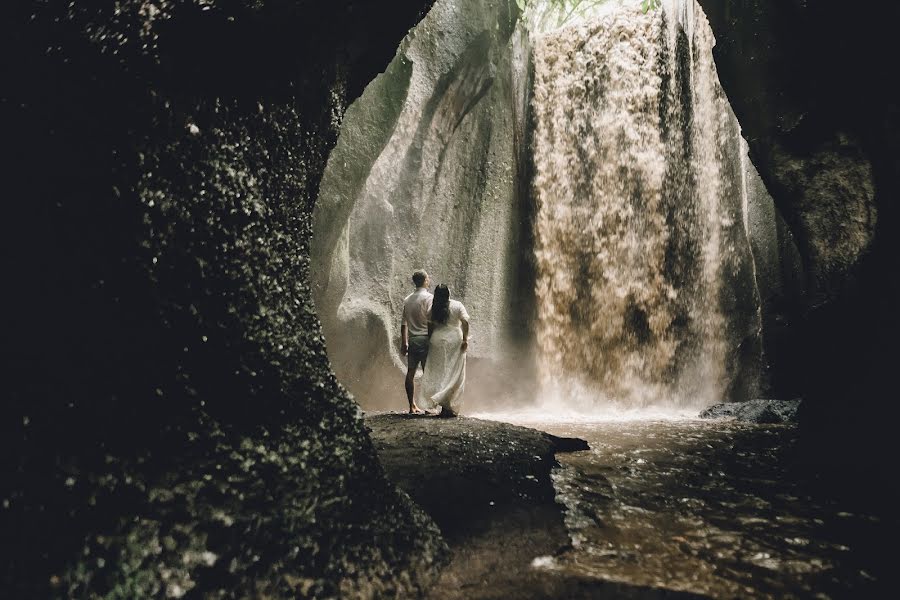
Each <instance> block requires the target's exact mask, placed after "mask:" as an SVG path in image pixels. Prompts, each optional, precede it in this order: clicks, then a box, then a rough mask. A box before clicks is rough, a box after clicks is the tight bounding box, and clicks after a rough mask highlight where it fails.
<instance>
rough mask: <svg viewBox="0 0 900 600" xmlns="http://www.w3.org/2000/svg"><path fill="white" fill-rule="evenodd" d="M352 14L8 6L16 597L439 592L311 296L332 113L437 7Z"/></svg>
mask: <svg viewBox="0 0 900 600" xmlns="http://www.w3.org/2000/svg"><path fill="white" fill-rule="evenodd" d="M348 7H349V4H348V3H329V5H328V6H327V7H324V6H323V7H318V8H309V7H306V6H305V5H301V3H295V2H289V1H272V2H254V3H227V4H226V3H217V2H205V1H202V2H201V1H198V2H188V1H185V2H166V1H163V2H140V1H135V2H130V1H126V2H117V3H115V6H113V5H112V3H110V4H109V5H106V6H97V7H86V5H78V6H76V5H75V4H74V3H68V6H62V5H54V6H51V5H40V6H33V7H30V8H31V10H26V9H24V8H9V9H8V10H7V9H4V13H9V14H4V17H3V19H2V27H3V31H2V32H0V33H2V35H0V37H2V39H3V44H4V48H3V49H4V51H5V52H6V53H7V55H10V56H11V55H15V56H16V57H17V60H16V61H15V64H14V65H13V68H12V72H11V75H10V80H9V82H8V83H9V86H8V88H5V89H4V92H3V103H2V106H3V108H2V110H3V112H4V117H5V116H6V115H7V114H9V116H10V119H9V123H10V126H9V128H8V131H7V141H8V142H11V143H10V146H11V147H12V148H13V149H14V152H13V153H11V154H10V155H9V156H7V155H6V153H4V162H5V163H6V165H8V166H9V167H10V172H11V173H13V175H12V176H11V179H10V181H9V193H10V194H11V197H16V198H17V201H16V203H15V206H13V207H11V212H10V214H9V215H8V216H9V218H8V219H4V222H5V224H7V223H8V224H9V225H10V226H8V227H7V229H8V231H5V232H4V233H5V235H4V240H5V242H6V243H8V244H10V248H11V249H14V251H15V255H16V256H18V257H19V258H18V260H17V261H16V263H15V264H14V265H13V266H12V268H11V274H12V280H13V281H14V282H15V285H14V286H13V287H15V288H16V290H17V293H16V294H15V296H14V297H13V298H11V300H12V302H11V305H12V308H11V312H10V314H11V315H15V319H14V323H13V324H12V325H11V326H10V328H9V329H8V331H7V334H6V335H5V341H6V342H7V343H8V346H6V345H4V359H5V360H7V364H9V365H11V366H12V367H13V372H14V375H13V376H12V377H10V378H9V380H8V381H7V386H8V391H9V400H8V401H6V400H5V401H4V403H3V405H2V408H0V411H2V412H0V423H2V435H0V438H2V442H0V444H2V446H0V448H2V454H3V456H4V461H8V462H4V473H5V476H4V480H3V482H2V483H0V501H2V503H3V504H2V506H3V508H2V512H0V527H2V530H3V531H4V535H3V539H2V540H0V554H2V555H3V556H4V566H3V570H2V571H0V585H2V587H3V588H4V590H7V591H8V592H9V593H11V594H12V595H14V596H18V597H53V596H58V597H70V596H85V597H95V596H107V597H112V598H116V597H121V598H139V597H161V596H168V597H180V596H181V595H184V594H186V593H189V592H193V593H195V594H199V595H201V596H204V597H224V596H227V597H236V596H237V597H250V596H259V595H265V596H268V597H297V596H310V595H317V596H321V595H329V596H333V595H337V594H344V595H346V596H354V597H356V596H359V597H369V596H378V595H394V594H415V593H418V592H420V591H421V590H422V589H424V588H425V587H426V586H427V585H428V583H429V582H430V581H431V580H432V578H433V577H434V576H435V571H436V569H437V568H438V566H439V564H440V562H441V560H442V557H443V556H444V551H445V546H444V545H443V542H442V541H441V539H440V535H439V533H438V531H437V529H436V528H435V527H434V526H433V524H432V523H431V522H430V520H429V519H428V517H426V516H425V515H424V514H423V513H421V511H419V510H418V509H417V508H416V507H415V506H414V505H412V504H411V503H410V502H409V500H408V499H407V498H406V497H405V496H404V495H403V494H401V493H398V492H397V491H396V490H395V488H394V487H393V486H391V485H390V484H389V483H388V482H387V481H386V480H385V479H384V476H383V474H382V471H381V468H380V466H379V463H378V461H377V457H376V456H375V453H374V450H373V448H372V445H371V442H370V441H369V439H368V436H367V433H366V430H365V428H364V425H363V423H362V421H361V419H360V415H359V411H358V408H357V407H356V406H355V405H354V404H353V402H352V400H351V399H350V398H349V396H348V395H347V394H346V392H345V391H344V390H343V388H342V387H341V386H340V385H339V384H338V383H337V381H336V380H335V378H334V376H333V374H332V373H331V371H330V369H329V367H328V361H327V358H326V356H325V347H324V339H323V337H322V334H321V328H320V326H319V322H318V319H317V317H316V314H315V310H314V308H313V305H312V297H311V293H310V286H309V283H308V270H309V255H308V243H309V237H310V234H311V213H312V208H313V205H314V203H315V197H316V191H317V187H318V182H319V178H320V176H321V172H322V170H323V168H324V164H325V158H326V155H327V152H328V151H329V150H330V148H331V146H332V145H333V143H334V140H335V139H336V135H337V126H338V124H339V121H340V116H341V114H342V112H343V110H344V107H345V104H346V100H345V98H346V96H347V94H348V93H354V92H353V91H352V90H354V89H356V83H355V81H356V79H357V78H361V79H368V78H370V77H371V76H372V75H373V73H374V70H373V65H371V64H370V63H368V62H367V61H375V59H374V58H373V57H372V56H371V54H375V55H378V54H382V53H384V54H386V55H385V56H383V59H385V61H386V58H387V56H389V53H390V52H391V51H392V50H393V48H394V47H395V45H396V43H397V41H398V40H399V39H400V37H401V36H402V34H403V33H404V32H405V30H406V29H407V28H408V27H409V26H410V25H412V24H413V23H414V21H415V18H416V15H417V14H418V13H419V11H420V10H422V9H423V8H424V7H425V5H424V3H420V4H417V3H414V2H408V3H406V2H400V3H393V4H391V6H390V7H382V9H380V11H379V12H377V13H376V14H374V15H373V14H371V12H366V10H362V11H360V10H357V11H356V12H353V11H349V8H348ZM26 8H28V7H26ZM380 36H384V38H385V39H384V40H382V41H378V38H379V37H380ZM381 43H383V44H385V47H384V48H381V47H380V45H379V44H381ZM364 50H367V51H368V52H365V51H364ZM360 56H365V58H360ZM354 57H355V58H354ZM374 66H378V68H380V66H381V65H378V64H377V62H375V65H374ZM7 90H8V91H7ZM348 90H350V92H348ZM4 122H6V119H4Z"/></svg>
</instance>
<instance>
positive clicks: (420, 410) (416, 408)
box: [409, 404, 425, 415]
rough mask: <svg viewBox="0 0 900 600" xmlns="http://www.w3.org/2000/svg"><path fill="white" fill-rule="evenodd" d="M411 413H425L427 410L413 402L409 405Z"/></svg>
mask: <svg viewBox="0 0 900 600" xmlns="http://www.w3.org/2000/svg"><path fill="white" fill-rule="evenodd" d="M409 414H411V415H424V414H425V411H424V410H422V409H421V408H419V407H418V406H416V405H415V404H413V405H412V406H410V407H409Z"/></svg>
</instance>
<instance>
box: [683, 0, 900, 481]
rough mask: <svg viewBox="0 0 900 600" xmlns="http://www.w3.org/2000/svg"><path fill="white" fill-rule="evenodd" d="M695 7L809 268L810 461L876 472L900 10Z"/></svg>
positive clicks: (803, 347) (885, 393) (801, 366)
mask: <svg viewBox="0 0 900 600" xmlns="http://www.w3.org/2000/svg"><path fill="white" fill-rule="evenodd" d="M700 4H701V5H703V7H704V9H705V10H706V11H707V13H708V15H709V17H710V23H711V25H712V27H713V30H714V32H715V35H716V39H717V45H716V49H715V51H714V53H715V58H716V64H717V67H718V70H719V74H720V77H721V79H722V85H723V87H724V89H725V91H726V93H727V94H728V97H729V99H730V101H731V103H732V106H733V107H734V110H735V113H736V114H737V116H738V118H739V119H740V121H741V124H742V126H743V128H744V131H745V133H746V137H747V139H748V141H749V145H750V151H751V157H752V158H753V162H754V164H755V165H756V166H757V168H758V169H759V172H760V175H761V176H762V178H763V180H764V181H765V183H766V185H767V187H768V188H769V190H770V191H771V192H772V195H773V197H774V199H775V202H776V205H777V206H778V208H779V210H780V212H781V213H782V215H784V218H785V221H786V222H787V223H788V225H789V226H790V228H791V230H792V231H793V232H794V233H795V234H796V236H797V240H798V246H799V249H800V255H801V256H802V259H803V262H804V265H805V267H806V273H807V282H806V285H807V287H808V288H809V293H808V294H807V295H806V296H804V297H802V298H801V302H800V307H799V310H798V311H796V312H797V315H798V316H799V317H800V318H798V319H797V322H796V323H794V325H793V329H794V331H795V332H796V344H797V345H796V346H795V347H794V348H793V354H794V356H795V358H796V361H795V362H794V363H793V367H794V370H795V372H797V373H798V377H797V381H796V382H794V386H795V388H798V389H800V390H802V393H803V394H804V395H805V396H806V399H807V401H806V402H804V404H803V407H802V408H801V424H802V427H803V428H804V430H805V432H806V433H805V437H804V438H803V439H805V440H809V441H817V442H819V443H813V444H811V445H810V450H811V452H810V454H811V455H818V456H820V457H826V461H827V462H835V461H847V460H849V461H853V462H854V464H878V460H876V461H875V463H872V462H871V461H872V458H873V457H883V456H889V455H891V454H892V451H891V450H889V449H888V446H887V444H888V440H890V439H892V435H891V434H890V433H888V432H887V431H886V429H885V428H887V427H889V425H888V424H889V423H891V422H892V421H891V420H890V419H883V418H878V419H872V418H871V415H872V414H874V413H873V410H874V411H876V412H877V413H878V414H883V413H882V412H881V411H883V410H885V408H884V406H883V403H884V400H885V399H886V398H887V397H893V396H894V395H895V394H894V388H895V383H894V381H893V378H892V372H893V370H894V366H893V359H892V358H891V357H892V355H893V352H891V351H890V349H891V348H892V347H893V346H894V345H896V339H897V335H898V332H900V322H898V313H897V310H896V306H897V304H898V300H900V280H898V273H900V269H898V266H900V265H898V260H900V247H898V240H900V236H898V235H897V231H898V227H900V221H898V217H897V214H898V213H897V197H898V195H900V175H898V174H900V142H898V140H900V105H898V102H897V98H896V94H895V93H894V91H893V90H892V86H893V83H892V79H891V78H890V77H885V75H886V74H887V73H891V72H893V70H894V67H893V65H892V62H891V61H892V60H893V59H892V57H893V56H896V42H895V38H896V36H895V34H894V32H893V28H894V24H895V23H896V22H897V18H898V16H900V14H898V8H897V7H896V6H894V5H890V6H888V5H884V4H882V3H878V2H862V3H856V4H854V5H853V6H848V5H845V4H841V3H837V2H816V3H806V2H776V1H773V0H755V1H751V2H709V1H706V0H701V2H700ZM851 407H852V408H851ZM848 408H851V409H850V410H848ZM887 410H893V407H889V408H887ZM876 470H877V468H876Z"/></svg>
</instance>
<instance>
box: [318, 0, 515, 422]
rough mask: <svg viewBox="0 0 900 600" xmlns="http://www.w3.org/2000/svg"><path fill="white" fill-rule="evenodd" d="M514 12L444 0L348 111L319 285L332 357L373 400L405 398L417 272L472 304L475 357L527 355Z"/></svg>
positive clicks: (331, 170) (327, 206)
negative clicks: (404, 338)
mask: <svg viewBox="0 0 900 600" xmlns="http://www.w3.org/2000/svg"><path fill="white" fill-rule="evenodd" d="M518 19H519V13H518V9H517V8H516V4H515V3H514V2H512V1H507V0H495V1H491V2H481V1H477V2H476V1H462V2H450V1H443V2H438V3H437V4H436V5H435V7H434V8H433V9H432V11H431V12H430V13H429V14H428V16H427V17H426V18H425V19H424V20H423V21H422V23H421V24H420V25H419V26H417V27H416V29H415V30H414V31H413V32H411V33H410V35H409V36H408V37H407V39H406V40H405V41H404V42H403V44H402V45H401V47H400V49H399V50H398V52H397V55H396V57H395V58H394V61H393V62H392V63H391V65H390V66H389V67H388V69H387V70H386V71H385V73H384V74H382V75H381V76H379V77H378V78H376V79H375V80H374V81H373V82H372V84H371V85H370V86H369V87H368V88H367V89H366V91H365V93H364V94H363V96H362V97H361V98H360V99H359V100H358V101H357V102H356V103H354V104H353V106H351V107H350V109H349V110H348V111H347V115H346V117H345V120H344V125H343V127H342V129H341V137H340V139H339V141H338V144H337V146H336V148H335V151H334V152H333V153H332V154H331V156H330V158H329V162H328V168H327V169H326V172H325V175H324V177H323V181H322V188H321V189H322V193H321V196H320V201H319V204H318V205H317V207H316V218H315V227H314V229H315V233H314V239H313V245H312V257H313V269H314V270H313V283H314V294H315V299H316V306H317V308H318V310H319V313H320V317H321V318H322V323H323V327H324V330H325V333H326V336H327V338H328V341H329V356H330V358H331V361H332V364H333V365H334V368H335V371H336V372H337V374H338V376H339V377H340V379H341V381H342V382H344V383H345V384H346V385H347V386H348V387H349V388H350V390H351V391H352V392H353V393H354V395H355V396H356V397H357V398H358V399H360V401H361V402H362V403H363V404H364V406H367V407H383V408H384V407H391V406H393V407H397V406H398V405H399V406H403V404H404V402H403V399H402V395H403V391H402V387H401V384H400V382H401V379H402V374H401V371H400V370H399V369H398V367H401V366H402V359H401V356H400V354H399V343H398V342H399V333H400V329H399V328H400V316H401V311H402V300H403V298H404V297H405V296H406V295H407V294H408V293H410V292H412V291H413V289H414V288H413V285H412V282H411V276H412V273H413V271H414V270H415V269H417V268H425V269H426V270H427V271H428V272H429V273H430V275H431V280H432V283H433V284H434V285H437V284H438V283H446V284H448V286H449V288H450V293H451V297H453V298H454V299H457V300H460V301H462V302H463V304H465V305H466V307H467V308H468V311H469V314H470V315H471V316H472V343H471V345H470V347H469V348H470V349H469V355H470V357H472V358H474V359H476V360H477V359H487V360H491V359H495V358H498V357H516V356H518V354H517V350H518V344H521V342H522V340H523V338H524V337H525V328H526V321H527V315H526V314H525V312H526V311H527V307H528V301H527V300H528V298H529V297H530V289H529V288H530V286H529V285H528V284H527V283H525V282H524V280H525V277H526V276H525V275H524V274H523V270H524V265H525V261H527V253H526V252H523V248H522V240H523V236H524V235H527V234H526V231H527V215H526V212H525V211H526V208H527V207H526V205H525V202H523V194H522V193H521V189H522V182H523V179H522V178H521V177H520V171H521V169H522V164H521V163H522V161H521V155H522V152H523V151H524V144H523V138H524V119H525V98H526V97H525V79H526V76H527V73H526V66H527V57H526V56H525V50H524V47H523V41H522V36H523V35H524V34H523V31H522V29H521V26H520V25H518ZM478 387H480V386H476V389H477V388H478ZM398 398H399V400H400V402H399V403H398V402H397V400H398Z"/></svg>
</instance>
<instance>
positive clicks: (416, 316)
mask: <svg viewBox="0 0 900 600" xmlns="http://www.w3.org/2000/svg"><path fill="white" fill-rule="evenodd" d="M432 298H434V295H433V294H432V293H431V292H429V291H428V290H427V289H425V288H416V291H414V292H413V293H412V294H410V295H409V296H407V297H406V298H404V300H403V322H404V323H406V327H407V329H408V331H409V335H411V336H413V335H428V311H430V310H431V300H432Z"/></svg>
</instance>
